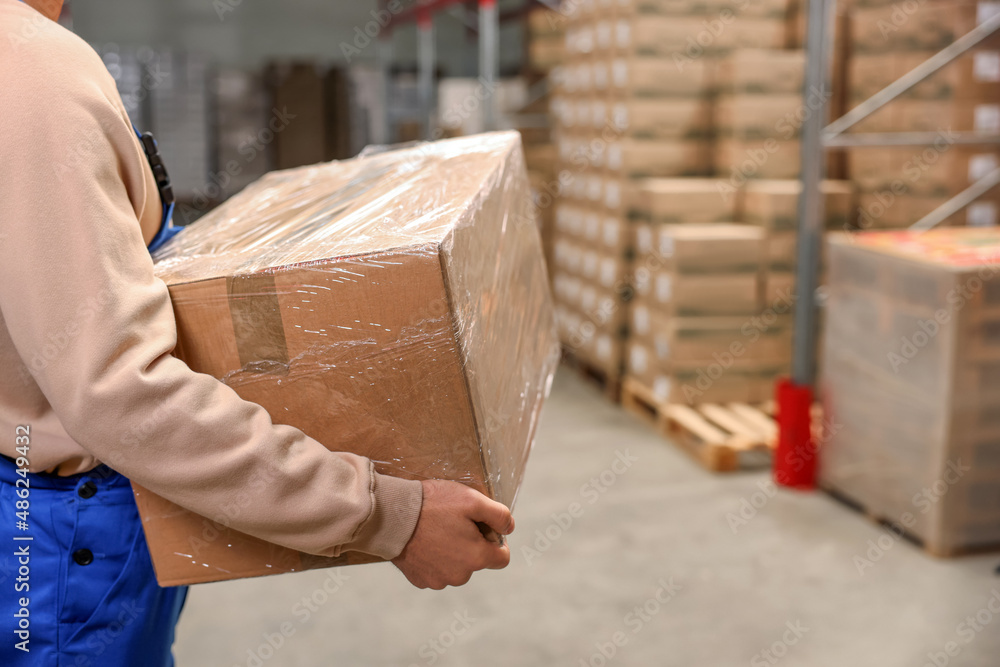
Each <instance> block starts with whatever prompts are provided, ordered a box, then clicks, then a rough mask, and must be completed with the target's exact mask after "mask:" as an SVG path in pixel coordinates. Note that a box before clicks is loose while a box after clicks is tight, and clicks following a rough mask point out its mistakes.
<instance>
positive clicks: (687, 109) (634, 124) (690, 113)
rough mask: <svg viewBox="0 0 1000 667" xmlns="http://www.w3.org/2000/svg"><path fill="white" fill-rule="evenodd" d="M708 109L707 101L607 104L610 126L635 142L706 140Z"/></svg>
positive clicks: (709, 132)
mask: <svg viewBox="0 0 1000 667" xmlns="http://www.w3.org/2000/svg"><path fill="white" fill-rule="evenodd" d="M711 111H712V107H711V104H710V103H709V101H708V100H707V99H702V98H690V99H686V98H680V99H673V98H667V99H631V100H624V101H619V102H614V103H613V104H612V105H611V123H612V125H613V126H614V127H615V128H616V129H618V130H619V131H620V132H621V134H622V136H627V137H634V138H636V139H710V138H711V136H712V114H711Z"/></svg>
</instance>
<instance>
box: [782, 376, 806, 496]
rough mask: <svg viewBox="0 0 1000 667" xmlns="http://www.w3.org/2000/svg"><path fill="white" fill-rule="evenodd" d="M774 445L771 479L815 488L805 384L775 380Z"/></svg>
mask: <svg viewBox="0 0 1000 667" xmlns="http://www.w3.org/2000/svg"><path fill="white" fill-rule="evenodd" d="M775 403H776V405H777V418H778V446H777V448H776V449H775V452H774V470H773V474H774V481H775V483H776V484H778V485H779V486H786V487H789V488H793V489H799V490H802V491H807V490H812V489H815V488H816V443H815V441H814V439H813V433H812V403H813V392H812V387H810V386H809V385H797V384H794V383H793V382H792V381H791V380H790V379H788V378H783V379H781V380H779V381H778V386H777V388H776V391H775Z"/></svg>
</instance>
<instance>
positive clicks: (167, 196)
mask: <svg viewBox="0 0 1000 667" xmlns="http://www.w3.org/2000/svg"><path fill="white" fill-rule="evenodd" d="M132 129H133V130H135V136H137V137H139V143H140V144H141V145H142V150H143V152H144V153H145V154H146V160H147V161H148V162H149V167H150V169H152V170H153V178H154V179H155V180H156V189H157V191H158V192H159V193H160V203H161V204H162V205H163V216H162V217H161V218H160V228H159V229H158V230H157V232H156V236H154V237H153V240H152V241H150V242H149V252H155V251H156V250H157V249H158V248H159V247H160V246H162V245H163V244H164V243H166V242H167V241H169V240H170V239H172V238H173V237H174V235H176V234H177V232H179V231H181V228H180V227H174V225H173V218H174V204H175V202H174V190H173V188H172V187H171V186H170V176H169V175H168V174H167V168H166V166H165V165H164V164H163V158H161V157H160V151H159V149H158V148H157V145H156V139H154V138H153V134H152V133H151V132H140V131H139V129H138V128H137V127H136V126H135V125H133V126H132Z"/></svg>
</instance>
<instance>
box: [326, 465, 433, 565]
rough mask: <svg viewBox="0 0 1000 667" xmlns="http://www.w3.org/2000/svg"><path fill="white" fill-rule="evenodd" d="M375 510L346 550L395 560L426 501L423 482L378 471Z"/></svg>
mask: <svg viewBox="0 0 1000 667" xmlns="http://www.w3.org/2000/svg"><path fill="white" fill-rule="evenodd" d="M374 475H375V483H374V490H373V492H372V495H373V502H374V504H375V507H374V509H373V510H372V514H371V516H370V517H369V519H368V521H366V522H365V525H364V526H362V527H361V531H360V533H359V534H358V536H357V537H356V538H355V539H354V540H353V541H352V542H351V543H350V544H348V545H345V547H344V550H345V551H346V550H350V551H360V552H362V553H366V554H371V555H372V556H378V557H379V558H384V559H386V560H392V559H393V558H395V557H396V556H398V555H399V554H400V552H402V551H403V548H404V547H405V546H406V544H407V542H409V541H410V537H411V536H412V535H413V530H414V529H415V528H416V527H417V519H418V518H419V517H420V508H421V506H422V505H423V499H424V489H423V485H421V483H420V482H418V481H416V480H409V479H400V478H399V477H392V476H390V475H382V474H379V473H374Z"/></svg>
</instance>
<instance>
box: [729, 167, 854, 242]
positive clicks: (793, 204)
mask: <svg viewBox="0 0 1000 667" xmlns="http://www.w3.org/2000/svg"><path fill="white" fill-rule="evenodd" d="M801 190H802V186H801V183H800V182H799V181H797V180H757V181H749V182H748V183H747V184H746V188H745V190H744V194H743V211H744V220H746V222H748V223H750V224H752V225H760V226H761V227H763V228H764V229H766V230H767V231H768V233H769V234H770V233H777V232H792V231H795V230H797V229H798V220H799V213H798V205H799V193H800V192H801ZM820 191H821V192H822V194H823V201H824V210H825V220H824V226H825V227H826V228H827V229H839V230H843V229H845V228H846V226H847V225H848V222H849V221H850V219H851V217H852V207H853V204H854V186H853V184H851V183H850V182H848V181H830V180H827V181H823V182H822V183H821V184H820Z"/></svg>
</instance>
